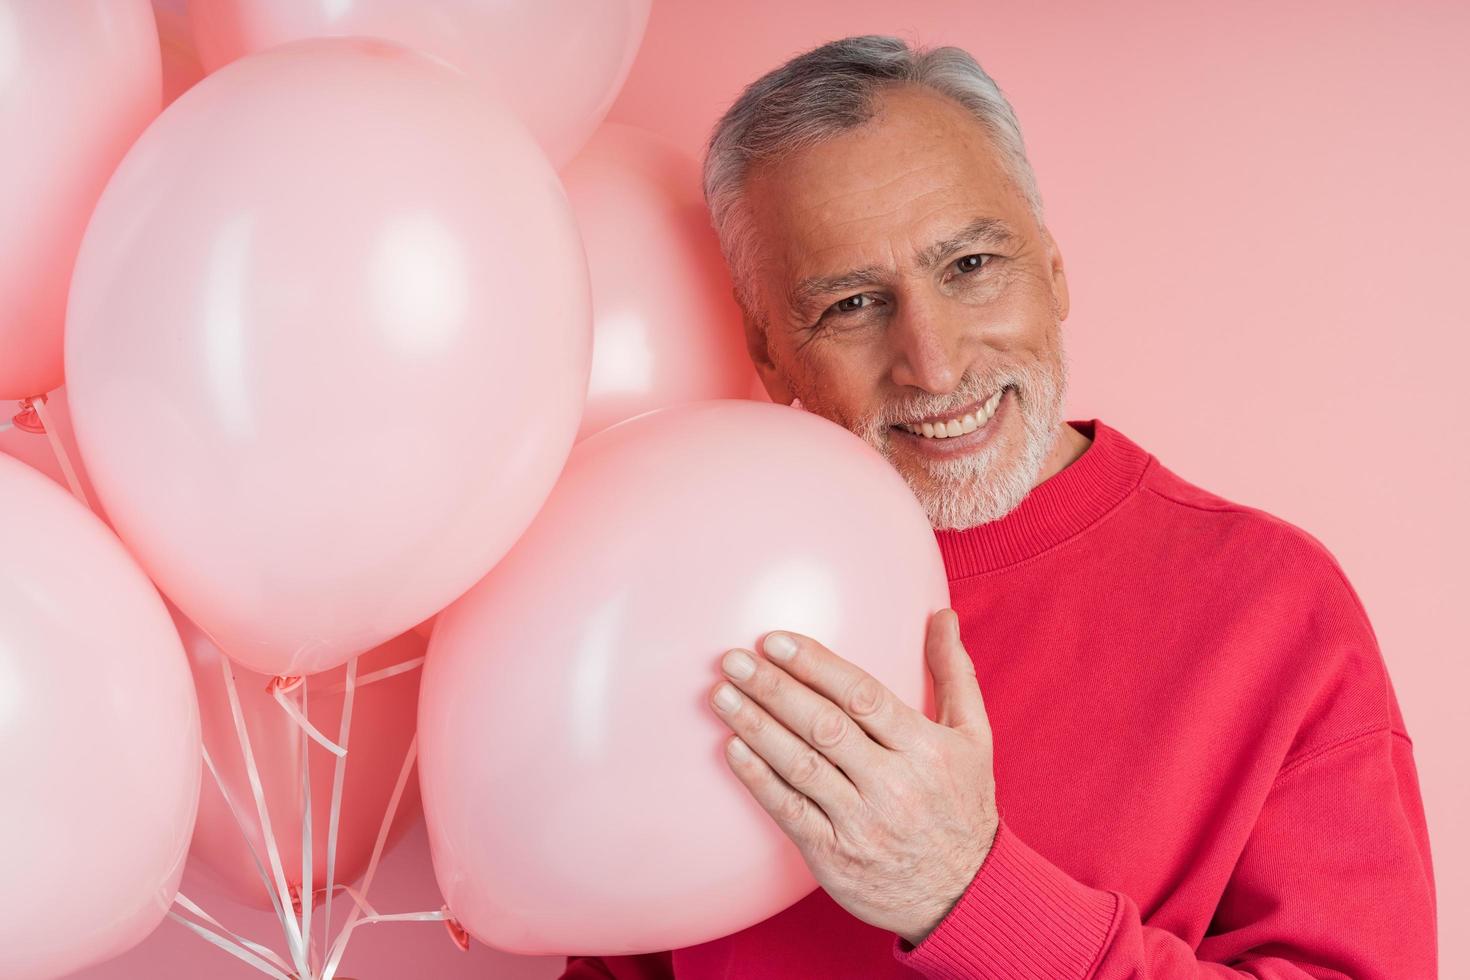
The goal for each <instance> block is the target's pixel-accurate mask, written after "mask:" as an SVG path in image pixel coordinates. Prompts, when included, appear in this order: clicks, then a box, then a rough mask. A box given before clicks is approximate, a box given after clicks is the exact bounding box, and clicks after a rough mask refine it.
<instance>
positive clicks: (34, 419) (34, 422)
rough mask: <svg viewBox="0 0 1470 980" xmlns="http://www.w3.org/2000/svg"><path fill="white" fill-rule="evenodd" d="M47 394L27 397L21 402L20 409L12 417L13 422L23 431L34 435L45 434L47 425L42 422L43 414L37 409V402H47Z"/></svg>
mask: <svg viewBox="0 0 1470 980" xmlns="http://www.w3.org/2000/svg"><path fill="white" fill-rule="evenodd" d="M45 401H46V396H45V395H37V396H36V397H35V398H27V399H25V400H24V401H22V402H21V403H20V411H19V412H16V413H15V415H14V416H13V417H12V418H11V420H10V421H11V422H13V423H14V424H15V427H16V428H17V429H19V430H20V431H22V432H29V433H32V434H33V435H38V436H41V435H45V434H46V426H44V425H42V424H41V414H40V413H39V412H37V411H36V406H35V404H34V403H35V402H41V403H43V404H44V403H45Z"/></svg>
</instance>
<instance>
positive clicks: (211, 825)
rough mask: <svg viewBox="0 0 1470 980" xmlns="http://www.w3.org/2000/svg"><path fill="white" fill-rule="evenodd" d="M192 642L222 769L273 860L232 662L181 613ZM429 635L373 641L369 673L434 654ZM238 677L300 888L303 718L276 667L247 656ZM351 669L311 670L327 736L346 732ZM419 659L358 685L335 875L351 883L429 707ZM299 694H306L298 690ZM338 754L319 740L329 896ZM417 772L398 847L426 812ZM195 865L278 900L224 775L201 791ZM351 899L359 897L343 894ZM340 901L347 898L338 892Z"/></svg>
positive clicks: (204, 716)
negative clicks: (247, 754) (422, 700)
mask: <svg viewBox="0 0 1470 980" xmlns="http://www.w3.org/2000/svg"><path fill="white" fill-rule="evenodd" d="M175 622H176V623H177V624H178V627H179V634H180V636H182V637H183V640H184V649H185V650H186V651H187V652H188V654H189V662H190V666H191V668H192V669H193V673H194V685H195V689H196V690H197V691H198V692H199V714H200V719H201V724H202V727H203V732H204V746H205V748H207V749H208V750H209V755H210V758H211V759H213V760H214V764H215V768H216V769H217V770H218V771H219V773H220V778H221V779H222V780H223V781H224V784H225V786H226V787H227V788H228V789H229V791H230V798H231V799H232V800H233V801H234V803H235V806H236V807H237V808H238V810H239V813H240V816H241V818H243V820H244V822H245V826H246V829H248V830H249V832H250V841H251V845H252V846H254V848H255V853H256V854H258V855H259V856H260V860H261V862H262V863H263V864H264V865H265V868H266V870H267V872H269V870H270V864H269V863H268V862H267V857H266V849H265V837H264V835H263V834H262V832H261V826H260V820H259V817H258V815H257V813H256V809H255V798H254V797H253V796H252V795H251V792H250V782H249V777H248V775H247V770H246V768H245V760H244V757H243V755H242V754H241V751H240V742H239V736H238V735H237V734H236V731H235V722H234V718H233V715H232V714H231V711H230V702H229V696H228V693H227V691H226V688H225V682H224V677H223V676H222V674H221V671H220V659H221V654H220V652H219V648H218V647H216V646H215V645H214V644H213V643H211V642H210V640H209V638H208V637H207V636H205V635H204V633H203V632H202V631H201V630H200V629H199V628H198V627H197V626H195V625H194V624H192V623H190V622H189V621H188V620H187V619H184V618H183V617H182V616H177V615H176V616H175ZM424 647H425V640H424V639H423V638H422V637H420V636H418V635H416V634H414V633H412V632H410V633H407V634H405V635H403V636H399V637H395V638H394V639H392V640H389V641H388V642H387V643H385V644H383V645H382V646H380V647H378V648H376V649H374V650H372V651H370V652H369V653H365V654H363V655H362V658H361V659H360V660H359V661H358V677H359V678H362V677H366V676H367V675H369V674H371V673H372V672H373V671H377V670H383V669H384V668H388V667H392V666H394V665H395V664H401V663H405V662H407V661H411V660H413V659H415V658H416V657H421V656H423V653H424ZM234 674H235V689H236V692H237V693H238V695H239V698H240V708H241V714H242V715H243V717H244V719H245V726H246V730H247V731H248V732H249V733H250V746H251V751H252V752H253V753H254V755H255V765H256V768H257V770H258V772H259V773H260V778H261V783H262V786H263V788H264V792H265V799H266V806H267V807H268V809H269V812H270V818H271V829H272V831H273V832H274V835H275V838H276V845H277V847H278V848H279V849H280V854H281V860H282V862H283V864H284V866H285V872H286V881H287V883H288V884H289V885H290V886H291V887H292V888H293V889H294V890H295V891H296V892H297V893H298V894H299V893H300V892H301V891H302V890H303V889H302V887H301V885H302V880H301V833H302V829H303V828H302V823H303V817H304V811H303V806H302V794H301V781H302V769H303V764H302V756H301V737H302V734H301V728H300V727H299V726H298V725H297V724H296V722H295V721H293V720H292V719H291V717H290V716H289V715H287V714H286V712H285V711H284V710H283V709H282V708H281V706H280V705H279V704H278V703H277V702H276V700H275V699H274V698H273V697H272V696H271V695H270V693H269V692H268V691H267V685H268V684H269V683H270V681H271V680H272V678H270V677H267V676H266V675H264V674H256V673H252V672H251V671H248V670H245V669H244V668H240V667H236V668H235V671H234ZM346 676H347V668H346V667H338V668H336V669H334V670H328V671H323V672H321V673H319V674H313V675H311V676H310V677H308V678H306V679H305V680H304V681H303V682H302V683H304V684H306V686H307V717H308V718H309V719H310V720H311V723H312V724H313V725H315V726H316V728H317V730H318V731H320V732H321V733H322V734H323V735H325V736H326V737H327V738H330V739H333V740H335V739H336V738H337V737H338V734H339V732H340V726H341V723H342V704H343V698H344V696H345V695H344V694H343V693H342V692H341V691H340V690H338V689H339V688H341V687H342V686H343V682H344V681H345V679H346ZM418 693H419V671H418V670H416V669H415V670H409V671H407V672H405V673H402V674H396V675H394V676H392V677H388V678H385V679H383V680H379V681H375V682H373V683H369V684H366V685H363V686H361V687H359V688H358V690H357V693H356V696H355V698H354V701H353V705H352V728H351V732H350V735H349V739H348V754H347V764H346V766H345V767H344V780H343V787H342V804H341V815H340V817H339V819H338V829H337V864H336V871H335V877H334V880H335V881H337V882H346V883H348V884H351V883H352V882H354V881H356V880H357V879H358V878H360V877H362V874H363V872H364V871H366V870H367V863H368V858H369V857H370V856H371V855H372V851H373V844H374V842H375V841H376V840H377V835H378V828H379V826H380V825H381V824H382V819H383V814H384V812H385V811H386V808H387V806H388V800H389V797H390V796H391V795H392V793H393V785H394V783H395V782H397V780H398V773H399V770H400V768H401V767H402V765H403V757H404V753H406V752H407V751H408V746H409V743H410V742H412V741H413V736H414V729H415V727H416V726H415V716H416V714H417V710H418ZM287 696H288V697H290V698H291V699H293V700H295V699H296V698H298V697H299V694H298V693H296V692H295V691H289V692H287ZM335 762H336V756H334V755H333V754H331V753H330V752H328V751H327V750H326V749H324V748H322V747H320V746H318V745H316V744H315V743H312V745H311V762H310V776H311V817H312V820H311V823H312V845H311V854H312V867H313V870H312V891H313V893H315V894H317V896H318V901H320V896H321V894H322V891H323V889H325V887H326V881H327V840H328V836H327V835H328V821H329V819H330V814H331V803H332V780H333V778H334V777H333V772H334V763H335ZM417 782H418V781H417V780H415V779H412V778H410V779H409V781H408V786H407V789H406V790H405V791H404V794H403V799H402V801H401V802H400V803H399V807H398V813H397V816H396V817H395V818H394V821H393V824H392V827H391V828H390V831H389V836H388V845H387V846H388V847H389V848H391V847H392V846H393V844H394V843H396V842H397V841H398V839H399V838H401V837H402V836H403V834H404V833H405V832H407V830H408V828H409V827H411V826H412V825H413V823H414V821H416V820H417V819H418V817H419V812H420V811H419V795H418V786H417ZM189 871H190V873H191V874H192V873H194V872H198V873H199V874H200V875H201V876H202V877H204V878H206V879H207V880H208V881H209V882H210V883H211V884H212V885H213V886H215V887H216V888H218V889H219V890H221V891H223V892H224V893H225V894H227V895H229V896H230V897H232V898H234V899H235V900H236V901H238V902H241V903H244V904H247V905H253V906H256V907H257V908H270V906H271V900H270V895H269V894H268V893H267V892H266V890H265V886H264V885H263V884H262V883H261V880H260V875H259V873H258V872H257V871H256V870H255V864H254V862H253V860H252V859H251V856H250V848H249V847H247V846H246V843H245V838H244V836H243V835H242V832H241V830H240V826H239V824H237V823H236V821H235V817H234V816H233V815H232V814H231V813H230V808H229V804H227V803H226V802H225V798H224V796H223V795H222V794H221V793H220V790H219V786H218V784H216V783H215V781H214V777H212V776H209V775H208V774H206V776H205V780H204V787H203V790H202V791H201V793H200V798H199V820H198V822H197V824H196V825H195V827H194V840H193V844H192V845H191V847H190V850H189ZM341 900H342V901H344V902H347V903H348V904H350V901H351V900H350V899H347V898H346V897H342V899H341ZM333 901H334V902H335V901H337V899H333Z"/></svg>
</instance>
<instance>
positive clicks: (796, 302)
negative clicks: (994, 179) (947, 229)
mask: <svg viewBox="0 0 1470 980" xmlns="http://www.w3.org/2000/svg"><path fill="white" fill-rule="evenodd" d="M1016 239H1017V236H1016V233H1015V232H1014V231H1012V230H1011V226H1010V225H1008V224H1006V222H1005V221H1003V220H1002V219H1000V218H976V219H975V220H974V221H971V222H970V223H969V224H967V225H965V227H963V228H961V229H960V230H959V231H958V232H957V233H956V234H955V235H954V236H953V237H950V238H946V239H943V240H942V241H938V242H935V243H933V244H932V245H928V246H926V247H924V248H922V249H920V250H919V251H918V252H917V253H916V254H915V256H914V258H915V260H916V261H917V263H918V264H919V265H920V266H922V267H924V268H926V269H928V268H933V267H934V266H935V265H938V264H939V262H940V261H942V260H943V259H944V258H945V257H946V256H948V255H951V254H953V253H954V252H957V251H959V250H960V249H962V248H967V247H970V246H973V245H980V244H988V245H992V246H997V245H1008V244H1011V243H1013V242H1015V241H1016ZM887 274H888V273H887V270H885V269H882V268H880V267H878V266H865V267H863V268H861V269H853V270H851V271H849V272H843V273H840V274H838V275H835V276H807V277H806V278H805V279H802V280H799V281H798V282H797V283H796V285H795V286H793V287H792V288H791V297H790V299H791V308H792V309H794V310H805V309H806V307H807V306H808V305H809V304H811V303H812V302H814V301H815V300H817V299H819V298H821V297H823V296H827V295H830V294H832V293H840V292H844V291H846V290H850V289H858V288H860V287H862V286H872V285H874V284H876V283H880V282H882V280H883V278H884V277H885V276H886V275H887Z"/></svg>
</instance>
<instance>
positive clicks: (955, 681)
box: [924, 609, 989, 733]
mask: <svg viewBox="0 0 1470 980" xmlns="http://www.w3.org/2000/svg"><path fill="white" fill-rule="evenodd" d="M924 659H925V660H926V661H927V662H928V665H929V674H930V676H931V677H932V678H933V681H934V703H935V706H936V710H937V713H938V717H937V718H936V719H935V720H936V721H938V722H939V723H940V724H941V725H947V726H949V727H950V728H961V729H965V730H967V731H974V732H977V733H978V732H981V731H983V730H985V729H986V728H988V726H989V721H988V719H987V717H986V714H985V701H984V698H983V697H982V695H981V693H980V681H979V679H978V678H976V676H975V661H974V660H972V659H970V654H969V653H968V652H967V651H966V650H965V645H964V642H963V641H962V640H961V639H960V618H959V616H958V615H957V614H956V613H955V611H954V610H953V609H941V610H939V611H938V612H937V613H935V614H934V615H933V616H930V617H929V630H928V634H927V636H926V638H925V642H924Z"/></svg>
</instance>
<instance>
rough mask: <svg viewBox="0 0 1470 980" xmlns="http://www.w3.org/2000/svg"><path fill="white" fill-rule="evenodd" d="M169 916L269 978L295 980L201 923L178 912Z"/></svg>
mask: <svg viewBox="0 0 1470 980" xmlns="http://www.w3.org/2000/svg"><path fill="white" fill-rule="evenodd" d="M167 915H168V917H169V918H170V919H173V920H174V921H175V922H179V923H182V924H183V925H184V926H186V927H187V928H189V929H190V930H192V931H194V932H196V933H198V934H199V935H200V936H201V937H203V938H204V939H205V940H206V941H208V942H211V943H213V944H214V945H216V946H218V947H219V948H220V949H222V950H224V951H225V952H226V953H229V954H230V955H231V956H234V957H237V958H239V959H242V960H244V961H245V962H246V963H249V964H250V965H251V966H253V967H255V968H256V969H257V970H259V971H260V972H261V973H264V974H266V975H267V976H271V977H275V978H276V980H294V978H293V977H291V976H288V975H287V974H285V973H282V972H281V971H280V970H277V969H276V968H275V967H273V966H271V965H270V964H269V963H267V962H266V961H265V960H263V959H261V958H260V957H259V956H256V955H255V954H254V953H252V952H250V950H248V949H246V948H244V947H243V946H239V945H237V944H235V943H232V942H230V940H228V939H226V938H225V937H223V936H221V935H219V934H218V933H216V932H214V931H212V930H210V929H206V928H205V927H204V926H201V925H200V924H199V923H197V922H190V921H189V920H188V919H186V918H184V917H183V916H182V915H179V913H177V912H168V913H167Z"/></svg>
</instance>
